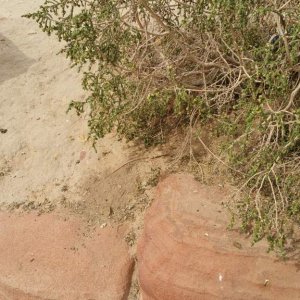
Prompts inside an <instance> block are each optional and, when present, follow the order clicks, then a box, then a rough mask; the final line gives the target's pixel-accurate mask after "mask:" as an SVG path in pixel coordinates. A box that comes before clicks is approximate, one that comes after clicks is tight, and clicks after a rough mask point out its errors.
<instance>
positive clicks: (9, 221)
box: [0, 213, 132, 300]
mask: <svg viewBox="0 0 300 300" xmlns="http://www.w3.org/2000/svg"><path fill="white" fill-rule="evenodd" d="M123 233H124V232H123ZM123 233H122V232H119V231H118V230H117V229H112V228H104V229H97V230H95V231H94V230H92V231H90V232H88V233H87V230H86V228H85V227H84V224H83V223H82V222H81V221H80V220H78V219H75V218H71V219H68V220H66V221H65V220H64V219H63V218H61V217H59V216H55V215H52V214H49V215H42V216H37V215H36V214H32V213H31V214H27V215H15V214H12V215H11V214H8V213H0V299H1V300H44V299H57V300H110V299H111V300H119V299H120V300H121V299H122V300H123V299H127V295H128V290H129V285H130V280H131V273H132V260H131V259H130V258H129V255H128V251H127V247H126V244H125V243H124V241H123Z"/></svg>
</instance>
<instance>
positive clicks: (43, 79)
mask: <svg viewBox="0 0 300 300" xmlns="http://www.w3.org/2000/svg"><path fill="white" fill-rule="evenodd" d="M42 2H43V1H42V0H32V1H20V0H0V128H1V129H3V130H2V132H3V133H0V203H5V204H10V205H11V206H17V207H18V206H19V205H20V203H21V204H22V205H24V203H27V204H26V205H27V208H35V207H37V206H39V205H41V203H44V204H46V205H48V208H49V207H50V208H52V204H53V205H54V206H55V205H56V204H57V203H63V204H64V205H65V206H71V207H72V208H73V209H74V210H78V211H80V210H81V211H84V212H85V213H87V214H92V215H95V213H96V214H99V216H100V217H101V218H102V221H103V222H105V220H106V218H107V216H111V214H112V213H115V214H116V218H117V219H120V218H123V217H126V216H125V215H126V213H124V210H126V208H127V206H128V205H130V203H132V201H133V198H134V193H135V191H136V187H137V185H138V184H139V183H141V182H142V181H143V178H142V177H143V175H144V174H147V172H148V173H149V174H150V173H151V168H155V167H156V166H157V164H158V165H159V163H160V162H161V161H160V160H159V159H158V160H150V161H144V160H141V161H136V162H135V164H128V165H126V166H125V167H124V168H122V169H120V170H119V171H118V172H116V173H114V174H113V175H112V176H109V177H108V175H109V174H111V173H112V172H113V171H114V170H116V169H118V167H119V166H121V165H123V164H124V163H126V162H127V161H129V160H131V159H133V158H136V157H140V156H145V155H146V156H147V157H148V156H149V157H150V156H153V155H157V154H160V152H157V151H156V152H155V151H154V152H151V153H141V152H136V149H135V148H134V147H129V146H128V145H126V143H124V142H121V141H118V140H117V138H116V137H114V136H113V135H110V136H107V137H106V138H105V139H103V140H101V141H100V142H99V143H98V145H97V149H98V152H97V153H96V152H95V151H94V150H93V149H92V147H91V144H90V143H89V142H87V136H88V130H87V128H86V123H87V122H86V120H85V118H84V117H82V118H78V117H77V116H76V115H74V114H72V113H69V114H66V110H67V108H68V103H69V102H70V100H72V99H77V100H78V99H82V98H83V97H84V92H83V90H82V89H81V84H80V75H78V74H77V72H76V70H75V69H70V66H69V63H68V61H67V60H66V59H65V57H64V56H62V55H56V53H57V52H58V51H59V49H60V48H61V45H60V44H59V43H58V42H57V41H56V40H55V38H52V37H50V38H49V37H48V36H47V35H46V34H44V33H42V32H41V31H40V30H39V28H38V26H37V24H35V23H34V22H33V21H31V20H27V19H24V18H22V17H21V16H22V15H23V14H25V13H28V12H31V11H34V10H35V9H36V8H37V7H38V6H39V4H41V3H42ZM150 175H151V174H150ZM49 203H51V205H50V204H49ZM70 203H71V204H70ZM54 206H53V207H54ZM117 211H118V212H120V213H119V214H117V213H116V212H117ZM122 211H123V212H122Z"/></svg>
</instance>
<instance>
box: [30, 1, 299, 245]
mask: <svg viewBox="0 0 300 300" xmlns="http://www.w3.org/2000/svg"><path fill="white" fill-rule="evenodd" d="M26 17H28V18H32V19H35V20H36V21H37V22H38V24H39V25H40V27H41V28H42V29H43V30H44V31H45V32H47V33H48V34H55V35H57V37H58V39H59V40H62V41H64V42H65V43H64V46H63V48H62V51H61V52H62V53H65V55H66V56H67V57H68V58H70V60H71V61H72V64H73V66H77V67H78V68H79V70H80V71H81V72H82V73H83V80H82V83H83V87H84V89H85V90H87V91H88V93H89V96H88V97H87V98H86V99H85V101H84V102H77V101H72V102H71V104H70V108H75V109H76V111H77V112H78V113H79V114H80V113H82V112H84V111H85V110H86V109H87V108H88V111H89V114H90V118H89V127H90V137H91V138H92V139H93V140H97V139H99V138H101V137H103V136H104V135H105V134H106V133H108V132H110V131H111V130H112V129H115V130H116V131H117V132H118V133H119V134H120V135H121V136H125V137H126V138H128V139H137V140H143V141H144V143H145V144H146V145H153V144H155V143H161V142H163V141H164V140H165V137H166V136H168V134H170V132H172V130H173V129H174V128H178V127H185V126H188V127H192V128H198V127H199V126H200V127H203V128H205V126H206V125H205V124H207V123H208V122H209V123H210V124H212V123H213V124H215V127H216V129H217V130H216V132H217V134H218V135H222V136H224V137H226V141H227V144H226V145H225V146H224V149H225V150H226V151H225V152H224V153H226V158H224V159H227V161H228V163H229V164H230V165H231V168H230V170H237V172H235V171H233V172H235V176H236V178H240V179H241V180H243V184H242V188H243V189H244V190H245V191H247V193H246V196H245V197H243V198H242V200H240V201H237V202H236V204H235V207H236V209H235V212H236V213H237V216H238V217H239V218H240V219H241V221H242V228H243V229H244V230H245V231H247V232H251V233H252V234H253V237H254V241H258V240H260V239H261V238H263V237H267V238H268V240H269V241H270V245H271V247H273V248H274V247H275V248H279V249H283V248H284V244H285V242H286V239H287V238H289V237H290V236H291V233H292V228H293V224H299V221H300V199H299V198H300V197H299V196H300V192H299V183H300V174H299V169H300V168H299V167H300V155H299V154H300V105H299V94H300V75H299V74H300V73H299V72H300V64H299V63H300V60H299V57H300V49H299V38H300V36H299V33H300V4H299V1H298V0H286V1H284V2H283V1H279V0H236V1H232V0H222V1H220V0H173V1H166V0H46V1H45V3H44V4H43V5H42V6H41V7H40V9H39V10H38V11H36V12H34V13H30V14H28V15H26Z"/></svg>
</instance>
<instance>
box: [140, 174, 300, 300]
mask: <svg viewBox="0 0 300 300" xmlns="http://www.w3.org/2000/svg"><path fill="white" fill-rule="evenodd" d="M227 194H228V191H226V190H225V189H223V188H218V187H209V186H203V185H201V184H200V183H198V182H196V181H195V180H194V179H193V178H192V177H191V176H189V175H184V174H179V175H172V176H170V177H168V178H167V179H165V180H164V181H163V182H161V183H160V184H159V186H158V188H157V194H156V200H155V202H154V203H153V205H152V207H151V208H150V209H149V210H148V212H147V214H146V217H145V228H144V233H143V236H142V238H141V240H140V241H139V245H138V266H139V280H140V284H141V290H142V299H143V300H183V299H184V300H210V299H228V300H241V299H245V300H262V299H270V300H271V299H272V300H273V299H276V300H279V299H282V300H287V299H289V300H296V299H300V270H299V267H298V269H297V267H296V265H295V264H293V263H291V262H290V263H284V262H282V261H279V260H278V259H276V258H275V257H274V256H272V255H270V254H267V253H266V245H262V244H260V245H256V246H254V247H251V246H250V241H247V240H245V239H244V238H243V237H242V236H240V235H239V234H238V233H236V232H233V231H228V230H226V227H227V225H228V216H226V214H225V212H224V208H222V205H221V203H222V201H224V200H225V199H226V195H227Z"/></svg>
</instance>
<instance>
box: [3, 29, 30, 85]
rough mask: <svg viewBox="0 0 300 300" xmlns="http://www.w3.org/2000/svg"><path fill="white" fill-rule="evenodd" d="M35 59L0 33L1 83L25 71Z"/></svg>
mask: <svg viewBox="0 0 300 300" xmlns="http://www.w3.org/2000/svg"><path fill="white" fill-rule="evenodd" d="M33 62H34V60H33V59H30V58H28V57H27V56H26V55H25V54H24V53H22V52H21V51H20V50H19V49H18V48H17V47H16V45H15V44H14V43H13V42H12V41H11V40H9V39H8V38H7V37H5V36H4V35H2V34H1V33H0V85H1V84H2V83H3V82H5V81H6V80H9V79H11V78H14V77H16V76H18V75H20V74H22V73H24V72H26V71H27V69H28V68H29V67H30V66H31V65H32V64H33Z"/></svg>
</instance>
